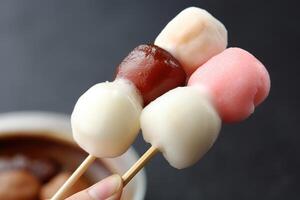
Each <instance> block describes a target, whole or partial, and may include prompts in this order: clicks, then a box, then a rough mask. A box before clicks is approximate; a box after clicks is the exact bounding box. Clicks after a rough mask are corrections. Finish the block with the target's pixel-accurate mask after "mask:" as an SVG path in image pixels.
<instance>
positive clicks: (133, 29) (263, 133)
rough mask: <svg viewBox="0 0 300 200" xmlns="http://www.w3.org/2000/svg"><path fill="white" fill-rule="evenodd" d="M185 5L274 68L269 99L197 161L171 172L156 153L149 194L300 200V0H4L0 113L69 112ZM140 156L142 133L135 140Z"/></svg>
mask: <svg viewBox="0 0 300 200" xmlns="http://www.w3.org/2000/svg"><path fill="white" fill-rule="evenodd" d="M188 6H198V7H201V8H204V9H206V10H208V11H209V12H211V13H212V14H213V15H214V16H215V17H217V18H218V19H219V20H220V21H222V22H223V23H224V24H225V26H226V28H227V29H228V34H229V46H239V47H242V48H244V49H246V50H248V51H250V52H251V53H253V54H254V55H256V57H257V58H259V59H260V60H261V61H262V62H263V63H264V64H265V66H266V67H267V69H268V70H269V72H270V76H271V81H272V89H271V93H270V96H269V98H268V99H267V101H266V102H265V103H264V104H263V106H261V107H259V108H258V109H257V110H256V113H255V115H254V116H253V117H250V118H249V119H248V120H246V121H244V122H242V123H240V124H236V125H225V126H224V127H223V130H222V133H221V135H220V137H219V139H218V141H217V142H216V144H215V146H214V148H212V149H211V151H209V152H208V154H207V155H206V156H205V157H204V158H203V159H202V160H201V161H200V162H198V163H197V164H196V165H194V166H193V167H190V168H188V169H184V170H176V169H173V168H172V167H170V166H169V165H168V163H167V162H166V161H165V160H164V158H163V157H162V156H161V155H159V156H156V157H155V158H154V159H153V160H152V161H151V162H150V163H149V164H148V165H147V167H146V172H147V175H148V187H147V195H146V199H206V200H214V199H223V200H225V199H226V200H227V199H228V200H233V199H236V200H239V199H246V200H247V199H249V200H250V199H251V200H253V199H262V200H267V199H272V200H274V199H297V197H298V198H299V197H300V192H299V188H300V181H299V180H300V179H299V178H300V172H299V169H300V160H299V153H300V149H299V142H300V136H299V133H298V130H299V129H298V128H297V126H298V124H299V117H298V112H299V111H300V107H299V101H300V93H299V92H300V91H299V86H300V85H299V82H298V81H299V78H298V77H299V73H300V69H299V66H297V65H299V55H300V48H299V39H298V38H299V36H300V27H299V19H300V12H299V4H298V3H297V1H284V2H283V1H259V0H252V1H241V0H226V1H225V0H198V1H188V0H183V1H174V0H164V1H162V0H152V1H121V0H120V1H113V0H112V1H96V0H94V1H91V0H89V1H88V0H87V1H79V0H78V1H77V0H72V1H71V0H70V1H61V0H55V1H54V0H53V1H38V0H36V1H35V0H27V1H22V0H20V1H15V0H2V1H0V92H1V98H0V112H8V111H18V110H46V111H57V112H63V113H68V114H70V113H71V112H72V109H73V106H74V104H75V102H76V100H77V98H78V97H79V95H81V94H82V93H83V92H84V91H85V90H86V89H88V88H89V87H90V86H92V85H93V84H95V83H98V82H102V81H105V80H112V77H113V74H114V71H115V68H116V66H117V65H118V64H119V63H120V62H121V60H122V59H123V58H124V57H125V56H126V55H127V54H128V53H129V51H130V50H132V49H133V48H134V47H136V46H137V45H139V44H142V43H150V42H152V41H154V39H155V37H156V35H157V34H158V33H159V32H160V30H161V29H162V28H163V27H164V25H165V24H166V23H167V22H168V21H169V20H170V19H171V18H173V17H174V16H175V15H176V14H177V13H178V12H180V11H181V10H182V9H184V8H186V7H188ZM134 147H135V148H136V150H137V151H138V152H139V153H140V154H142V153H143V152H144V151H145V150H146V149H147V148H148V145H147V144H145V143H144V141H143V139H142V137H141V136H139V138H138V139H137V141H136V142H135V144H134Z"/></svg>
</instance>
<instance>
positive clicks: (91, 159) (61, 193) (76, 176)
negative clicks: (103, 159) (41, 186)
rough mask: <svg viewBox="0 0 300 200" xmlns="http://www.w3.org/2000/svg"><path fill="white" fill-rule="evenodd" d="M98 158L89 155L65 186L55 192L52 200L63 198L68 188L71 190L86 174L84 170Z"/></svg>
mask: <svg viewBox="0 0 300 200" xmlns="http://www.w3.org/2000/svg"><path fill="white" fill-rule="evenodd" d="M95 159H96V157H95V156H92V155H89V156H88V157H86V159H85V160H84V161H83V162H82V163H81V165H80V166H79V167H78V168H77V169H76V170H75V172H74V173H73V174H72V175H71V176H70V178H69V179H68V180H67V181H66V182H65V183H64V184H63V186H62V187H61V188H60V189H59V190H58V191H57V192H56V193H55V195H54V196H53V197H52V198H51V200H61V199H62V197H63V196H64V194H65V193H66V191H67V190H69V189H70V188H71V187H72V186H73V185H74V183H75V182H76V181H77V180H78V179H79V178H80V177H81V176H82V174H84V172H85V171H86V170H87V169H88V168H89V166H90V165H91V164H92V163H93V162H94V160H95Z"/></svg>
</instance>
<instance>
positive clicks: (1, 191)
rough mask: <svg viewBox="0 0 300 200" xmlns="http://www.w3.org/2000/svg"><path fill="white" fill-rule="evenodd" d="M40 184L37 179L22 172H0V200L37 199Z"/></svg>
mask: <svg viewBox="0 0 300 200" xmlns="http://www.w3.org/2000/svg"><path fill="white" fill-rule="evenodd" d="M40 187H41V185H40V183H39V181H38V179H37V178H36V177H35V176H33V175H31V174H30V173H29V172H27V171H24V170H8V171H2V172H0V199H1V200H2V199H3V200H4V199H5V200H33V199H37V198H38V194H39V190H40Z"/></svg>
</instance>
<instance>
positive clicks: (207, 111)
mask: <svg viewBox="0 0 300 200" xmlns="http://www.w3.org/2000/svg"><path fill="white" fill-rule="evenodd" d="M220 128H221V119H220V117H219V115H218V113H217V112H216V110H215V108H214V107H213V105H212V104H211V100H210V98H209V96H208V95H207V94H206V93H205V92H204V90H203V93H201V92H199V89H198V88H194V87H179V88H176V89H173V90H171V91H169V92H167V93H165V94H164V95H162V96H160V97H159V98H157V99H156V100H154V101H153V102H151V103H150V104H149V105H148V106H147V107H145V108H144V110H143V111H142V114H141V129H142V133H143V137H144V139H145V141H147V142H149V143H151V145H152V146H153V147H156V148H158V149H159V150H160V151H161V152H162V153H163V155H164V157H165V158H166V160H167V161H168V162H169V163H170V165H171V166H173V167H175V168H178V169H182V168H186V167H188V166H191V165H193V164H194V163H195V162H197V161H198V160H199V159H200V158H201V157H202V156H203V155H204V154H205V153H206V152H207V151H208V150H209V149H210V147H211V146H212V145H213V143H214V142H215V140H216V138H217V137H218V134H219V131H220Z"/></svg>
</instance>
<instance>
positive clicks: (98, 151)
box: [71, 79, 142, 157]
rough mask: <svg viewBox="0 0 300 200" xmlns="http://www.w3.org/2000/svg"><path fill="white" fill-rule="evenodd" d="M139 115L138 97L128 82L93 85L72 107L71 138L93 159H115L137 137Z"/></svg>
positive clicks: (133, 87)
mask: <svg viewBox="0 0 300 200" xmlns="http://www.w3.org/2000/svg"><path fill="white" fill-rule="evenodd" d="M141 111H142V100H141V97H140V95H139V94H138V92H137V90H136V88H135V86H134V85H133V84H132V83H130V82H129V81H126V80H123V79H118V80H115V81H113V82H104V83H99V84H96V85H94V86H93V87H91V88H90V89H89V90H87V91H86V92H85V93H84V94H83V95H82V96H81V97H80V98H79V99H78V101H77V103H76V105H75V107H74V110H73V113H72V116H71V124H72V131H73V138H74V139H75V141H76V142H77V143H78V144H79V146H80V147H81V148H83V149H84V150H85V151H86V152H88V153H89V154H91V155H93V156H96V157H115V156H119V155H121V154H122V153H124V152H125V151H126V150H127V149H128V148H129V147H130V145H131V144H132V142H133V141H134V139H135V138H136V136H137V134H138V131H139V129H140V124H139V117H140V113H141Z"/></svg>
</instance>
